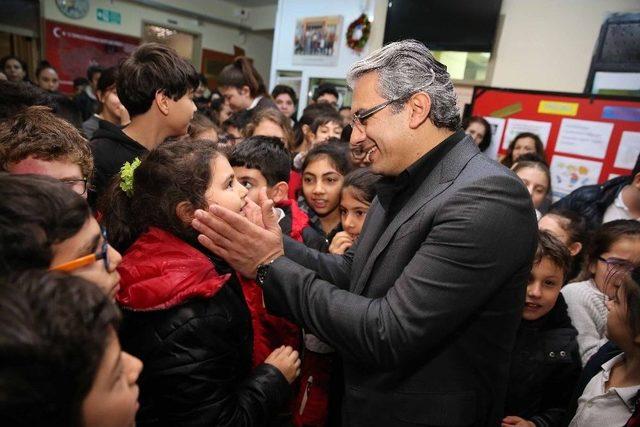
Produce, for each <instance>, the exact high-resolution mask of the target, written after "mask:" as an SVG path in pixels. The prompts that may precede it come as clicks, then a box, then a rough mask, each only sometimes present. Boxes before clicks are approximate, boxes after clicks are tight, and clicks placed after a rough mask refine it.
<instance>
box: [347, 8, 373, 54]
mask: <svg viewBox="0 0 640 427" xmlns="http://www.w3.org/2000/svg"><path fill="white" fill-rule="evenodd" d="M356 29H359V30H360V31H358V33H360V34H361V36H360V38H358V39H354V38H353V35H354V34H353V33H354V32H355V31H356ZM370 34H371V21H369V18H368V17H367V15H365V14H364V13H363V14H362V15H360V17H359V18H358V19H356V20H355V21H353V22H352V23H351V24H349V28H348V29H347V45H348V46H349V47H350V48H351V49H353V50H362V49H363V48H364V46H365V45H366V44H367V42H368V41H369V35H370Z"/></svg>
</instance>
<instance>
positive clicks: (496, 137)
mask: <svg viewBox="0 0 640 427" xmlns="http://www.w3.org/2000/svg"><path fill="white" fill-rule="evenodd" d="M485 120H486V121H488V122H489V124H490V125H491V144H489V147H487V149H486V150H485V151H484V154H486V155H487V156H489V157H491V158H492V159H494V160H498V151H499V149H500V141H502V132H504V124H505V122H506V119H502V118H500V117H489V116H486V117H485Z"/></svg>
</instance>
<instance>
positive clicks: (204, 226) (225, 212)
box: [192, 188, 284, 279]
mask: <svg viewBox="0 0 640 427" xmlns="http://www.w3.org/2000/svg"><path fill="white" fill-rule="evenodd" d="M260 209H261V211H262V222H263V223H264V228H262V227H260V226H258V225H256V224H254V223H252V222H251V221H249V220H248V219H247V218H245V217H243V216H242V215H239V214H237V213H235V212H233V211H231V210H229V209H226V208H224V207H222V206H219V205H211V206H210V207H209V211H208V212H207V211H204V210H201V209H198V210H197V211H196V213H195V219H194V220H193V222H192V226H193V228H195V229H196V230H197V231H199V232H200V233H202V234H200V235H199V236H198V241H199V242H200V244H202V245H203V246H204V247H205V248H207V249H209V250H210V251H211V252H213V253H215V254H216V255H218V256H220V257H222V258H223V259H224V260H225V261H227V262H228V263H229V265H230V266H231V267H232V268H233V269H234V270H236V271H237V272H238V273H240V274H242V275H243V276H245V277H249V278H251V279H255V277H256V270H257V268H258V266H259V265H260V264H266V263H269V262H271V261H273V260H274V259H276V258H279V257H280V256H282V255H284V247H283V245H282V231H281V229H280V226H279V225H278V218H277V217H276V213H275V211H274V209H273V201H272V200H269V199H268V198H267V192H266V189H265V188H262V189H260Z"/></svg>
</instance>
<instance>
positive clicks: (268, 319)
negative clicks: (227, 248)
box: [0, 43, 640, 427]
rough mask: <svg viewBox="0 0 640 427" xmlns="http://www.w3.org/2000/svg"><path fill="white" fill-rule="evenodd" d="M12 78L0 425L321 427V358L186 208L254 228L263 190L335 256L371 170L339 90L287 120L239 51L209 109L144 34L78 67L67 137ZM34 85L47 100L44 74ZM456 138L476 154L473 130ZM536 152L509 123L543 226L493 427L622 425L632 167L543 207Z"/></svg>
mask: <svg viewBox="0 0 640 427" xmlns="http://www.w3.org/2000/svg"><path fill="white" fill-rule="evenodd" d="M22 66H24V64H21V62H20V61H19V60H18V59H17V58H13V57H12V58H4V59H3V60H2V64H1V67H2V70H3V71H4V73H5V74H6V76H7V77H8V78H9V80H10V81H9V82H0V92H2V93H3V95H1V96H2V97H4V98H3V99H9V100H11V106H2V108H0V167H1V169H2V172H0V326H1V328H0V415H1V417H2V419H4V420H7V422H8V423H9V424H10V425H12V426H45V425H47V426H50V425H54V426H57V425H60V426H86V427H96V426H114V427H115V426H120V427H121V426H133V425H134V424H136V423H137V425H140V426H151V425H153V426H177V425H179V426H214V425H220V426H223V425H224V426H244V425H246V426H255V425H278V426H280V425H282V426H285V425H295V426H324V425H339V424H340V421H339V420H340V415H339V414H340V399H341V395H342V377H341V375H342V374H341V361H340V358H339V357H338V355H337V354H336V353H335V352H334V350H333V349H332V348H331V347H330V346H329V345H328V344H326V343H325V342H323V341H322V340H320V339H319V338H318V337H316V336H314V335H313V334H311V333H309V332H308V331H306V330H304V329H303V328H301V327H300V326H299V325H296V324H295V323H293V322H291V321H290V320H289V319H285V318H281V317H278V316H275V315H273V314H270V313H269V312H267V310H266V309H265V305H264V301H263V295H262V289H261V288H260V286H259V285H258V284H257V283H256V282H255V281H254V280H250V279H247V278H245V277H242V276H241V275H239V274H237V273H236V272H235V271H233V269H232V268H231V267H230V266H229V265H228V264H227V263H226V262H225V261H224V260H222V259H221V258H219V257H218V256H216V255H215V254H213V253H211V252H209V251H208V250H207V249H206V248H205V247H203V246H202V245H201V244H200V243H199V241H198V238H197V237H198V233H197V232H196V231H195V229H194V228H193V227H192V221H193V219H194V215H195V212H196V210H198V209H206V208H207V207H208V206H209V205H212V204H217V205H220V206H223V207H225V208H228V209H230V210H232V211H235V212H237V213H240V214H242V215H247V216H250V215H251V211H252V210H255V209H256V206H257V205H259V204H261V203H262V202H264V198H265V197H266V198H268V199H271V200H272V201H273V204H274V209H275V214H276V215H277V217H278V223H279V225H280V228H281V229H282V233H283V235H284V236H285V239H293V240H295V241H298V242H301V243H303V244H304V245H305V246H307V247H309V248H312V249H315V250H317V251H320V252H323V253H325V254H327V255H323V256H345V257H348V256H350V252H349V251H350V250H351V248H352V246H353V245H354V243H355V242H357V240H358V239H359V238H360V235H361V233H366V227H365V223H366V216H367V211H368V209H369V207H370V206H371V205H372V203H375V199H376V191H377V188H378V186H379V183H378V180H379V179H380V176H378V175H375V174H373V173H372V172H371V171H369V169H368V168H367V165H368V161H369V159H368V156H352V155H351V153H350V150H349V138H348V135H349V134H350V121H351V112H350V109H349V107H348V106H342V107H341V108H338V107H340V106H339V103H340V100H341V99H340V94H339V93H338V91H337V90H336V89H335V87H333V86H331V85H327V84H324V85H321V86H320V87H319V88H318V90H317V91H316V93H315V94H314V96H313V98H312V103H311V104H310V105H309V106H307V107H306V108H305V109H304V110H303V111H301V112H300V114H299V115H298V114H297V111H296V110H297V103H298V97H297V95H296V93H295V91H293V90H292V89H291V88H289V87H287V86H282V85H280V86H276V87H275V88H274V90H273V92H272V94H271V96H270V95H269V94H268V93H267V90H266V86H265V84H264V82H263V80H262V77H261V76H260V75H259V74H258V72H257V71H256V70H255V68H254V67H253V65H252V64H251V62H250V61H249V60H248V59H247V58H238V59H237V60H235V61H234V62H233V63H232V64H230V65H228V66H226V67H225V68H224V69H223V70H222V71H221V73H220V75H219V77H218V79H217V82H218V90H219V94H218V96H217V97H216V96H212V95H211V93H210V91H209V90H208V88H207V87H206V79H205V80H203V79H202V78H201V76H199V75H198V73H197V72H196V70H195V68H194V67H193V65H192V64H191V63H189V62H188V61H187V60H185V59H182V58H180V57H179V56H178V55H177V54H176V52H175V51H173V50H172V49H171V48H168V47H166V46H163V45H160V44H154V43H149V44H144V45H142V46H140V47H139V48H138V49H137V50H135V51H134V52H133V53H132V54H131V55H130V57H129V58H127V59H126V60H125V61H123V62H122V63H121V65H120V66H119V67H114V68H109V69H97V68H93V69H91V70H89V73H88V76H87V77H88V79H89V80H90V81H92V82H93V83H92V84H91V85H89V86H88V87H90V88H93V89H91V90H83V91H81V92H80V95H78V96H77V101H76V103H77V105H80V106H82V108H83V110H82V115H83V121H84V122H83V123H82V122H80V124H79V125H78V124H76V126H74V124H72V123H73V122H71V123H70V121H69V120H68V119H66V118H65V115H64V113H63V112H62V110H61V109H60V108H58V107H56V104H55V103H52V101H51V98H49V97H47V96H45V95H43V94H42V92H41V91H40V90H35V89H34V88H33V84H32V83H30V82H28V81H26V69H22V70H21V69H20V67H22ZM36 76H37V79H38V82H37V83H38V85H39V86H40V87H41V88H43V89H44V90H48V91H56V90H57V75H56V73H55V70H54V69H53V68H52V67H51V66H50V65H48V64H46V63H43V64H42V66H41V67H40V68H38V71H37V73H36ZM86 112H88V113H89V114H86ZM298 116H299V117H298ZM463 127H464V129H465V130H466V131H467V133H468V134H469V135H470V137H471V138H472V139H473V140H474V141H475V142H476V144H477V145H478V146H479V148H480V150H481V151H484V150H486V148H487V147H488V146H489V144H490V141H491V128H490V126H489V125H488V123H487V122H486V120H484V119H483V118H480V117H471V118H468V119H466V120H465V121H464V122H463ZM544 156H545V154H544V148H543V146H542V143H541V141H540V138H539V137H538V136H537V135H535V134H529V133H524V134H520V135H518V136H516V138H514V140H513V141H511V143H510V145H509V149H508V151H507V155H506V157H505V158H504V159H503V160H502V163H503V164H504V165H505V166H506V167H508V168H511V169H512V171H513V173H514V174H515V175H517V176H518V177H520V178H521V180H522V182H523V185H524V186H525V187H526V188H527V189H528V190H529V193H530V194H531V199H532V203H531V206H532V209H536V211H537V213H538V217H539V222H538V224H539V229H540V231H539V236H538V247H537V251H536V254H535V258H534V260H533V265H532V269H531V273H530V277H529V280H528V283H527V285H526V290H525V289H523V293H525V294H526V299H525V304H524V306H523V307H515V308H514V310H516V309H517V310H522V321H521V324H520V327H519V329H518V331H517V338H516V344H515V348H514V349H513V353H512V357H511V360H512V361H511V366H510V381H509V387H508V393H507V400H506V403H505V408H504V419H503V420H502V425H503V426H519V427H524V426H539V427H542V426H563V425H571V426H604V425H611V426H623V425H629V426H638V425H640V420H639V414H638V411H639V408H638V406H640V403H639V396H640V222H638V221H637V220H638V218H640V161H639V162H638V164H637V165H636V167H635V168H634V170H633V171H632V174H631V175H630V176H626V177H620V178H616V179H614V180H612V181H610V182H608V183H605V184H604V185H602V186H592V187H588V188H581V189H579V190H577V191H576V192H575V193H572V194H571V195H569V196H567V197H566V198H565V199H562V200H560V201H559V202H556V203H555V204H552V203H551V199H550V195H551V179H550V172H549V167H548V164H547V161H546V159H545V157H544ZM639 160H640V159H639ZM470 232H472V231H471V230H470ZM514 238H517V236H514ZM454 243H455V242H452V244H454ZM331 254H332V255H331ZM505 262H508V260H505Z"/></svg>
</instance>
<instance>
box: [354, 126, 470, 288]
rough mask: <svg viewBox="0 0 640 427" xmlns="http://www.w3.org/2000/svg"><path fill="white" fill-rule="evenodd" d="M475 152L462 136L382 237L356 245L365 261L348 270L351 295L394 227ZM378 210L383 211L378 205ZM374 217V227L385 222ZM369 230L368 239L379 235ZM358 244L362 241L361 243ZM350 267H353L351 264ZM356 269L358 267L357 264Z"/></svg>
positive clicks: (366, 277) (433, 194) (365, 279)
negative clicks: (349, 271) (350, 275)
mask: <svg viewBox="0 0 640 427" xmlns="http://www.w3.org/2000/svg"><path fill="white" fill-rule="evenodd" d="M478 153H479V150H478V148H477V146H476V145H475V144H474V143H473V140H472V139H471V138H470V137H469V136H467V137H465V138H464V139H463V140H462V141H460V142H459V143H458V144H457V145H456V146H455V147H454V148H452V149H451V151H449V153H447V155H446V156H445V157H444V158H443V159H442V160H441V161H440V162H439V163H438V165H436V167H435V168H434V170H433V171H431V173H430V174H429V175H428V176H427V179H425V181H424V182H423V184H422V185H421V186H420V187H419V188H418V190H417V191H416V192H415V193H414V194H413V196H411V198H410V199H409V200H408V201H407V203H406V205H405V206H404V207H403V208H402V209H401V210H400V212H398V214H397V215H396V216H395V217H394V218H393V219H392V220H391V222H390V223H389V226H388V227H387V228H386V229H385V230H384V232H383V233H382V235H380V238H379V239H377V241H374V242H373V243H374V244H373V245H372V244H371V243H372V242H367V243H368V244H367V245H366V246H365V245H363V247H360V245H358V248H357V256H358V258H359V259H362V258H363V257H364V259H365V262H364V266H363V268H362V270H360V269H352V278H351V283H352V286H351V287H352V292H354V293H356V294H361V293H362V292H363V291H364V288H365V286H366V284H367V282H368V280H369V276H370V275H371V271H372V270H373V266H374V265H375V262H376V259H377V258H378V256H379V255H380V254H381V253H382V251H383V250H384V249H385V248H386V247H387V246H388V245H389V242H390V241H391V239H392V238H393V236H394V235H395V233H396V231H398V228H400V226H401V225H402V224H404V223H405V222H407V220H408V219H409V218H411V217H412V216H413V215H414V214H415V213H416V212H417V211H418V210H420V208H422V207H423V206H424V205H425V204H427V203H429V201H431V200H432V199H433V198H434V197H436V196H437V195H439V194H440V193H442V192H443V191H444V190H445V189H446V188H447V187H449V186H450V185H451V183H452V182H453V180H454V179H455V177H457V176H458V175H459V174H460V171H461V170H462V169H463V168H464V166H465V165H466V164H467V163H468V162H469V160H471V158H472V157H473V156H475V155H476V154H478ZM380 211H383V210H382V207H381V206H380ZM376 217H377V218H376V219H375V221H376V222H375V224H376V226H377V227H383V226H384V219H385V218H384V214H383V212H380V215H376ZM367 219H368V218H367ZM372 225H373V224H372ZM371 228H372V233H371V235H370V238H372V239H375V236H378V235H379V232H377V233H375V234H374V233H373V227H371ZM366 232H368V231H366ZM362 243H365V242H364V241H363V242H362ZM354 267H356V265H355V263H354ZM357 267H359V265H358V266H357ZM354 283H355V285H354Z"/></svg>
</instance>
